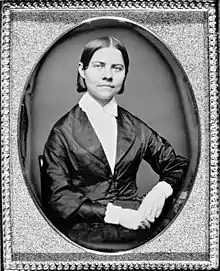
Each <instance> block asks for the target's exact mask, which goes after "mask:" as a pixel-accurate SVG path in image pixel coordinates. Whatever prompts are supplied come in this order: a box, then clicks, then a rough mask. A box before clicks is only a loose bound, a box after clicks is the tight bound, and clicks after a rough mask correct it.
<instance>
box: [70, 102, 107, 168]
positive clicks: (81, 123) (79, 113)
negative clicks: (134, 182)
mask: <svg viewBox="0 0 220 271" xmlns="http://www.w3.org/2000/svg"><path fill="white" fill-rule="evenodd" d="M75 113H76V116H74V118H75V120H76V121H75V122H74V123H75V124H74V127H73V135H74V138H75V140H76V141H77V143H78V144H79V145H80V146H81V147H82V148H83V149H85V150H86V151H88V152H89V153H90V154H91V155H92V156H93V157H94V158H95V159H97V160H99V163H100V164H102V167H103V165H104V167H105V168H106V169H107V170H108V171H109V170H110V171H111V168H110V166H109V163H108V160H107V158H106V155H105V152H104V150H103V148H102V145H101V143H100V141H99V139H98V136H97V135H96V133H95V130H94V128H93V127H92V125H91V123H90V121H89V119H88V117H87V115H86V113H85V112H84V111H83V110H82V109H81V108H80V107H79V106H78V108H77V109H76V111H75Z"/></svg>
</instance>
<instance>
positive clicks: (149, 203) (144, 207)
mask: <svg viewBox="0 0 220 271" xmlns="http://www.w3.org/2000/svg"><path fill="white" fill-rule="evenodd" d="M165 200H166V195H165V193H163V191H162V190H161V189H157V188H155V189H152V190H151V191H150V192H149V193H148V194H147V195H146V196H145V198H144V199H143V201H142V203H141V205H140V207H139V209H138V211H139V212H140V214H141V215H142V216H143V217H144V218H145V219H147V220H148V221H149V222H152V223H153V222H154V221H155V218H158V217H159V216H160V214H161V212H162V210H163V206H164V203H165Z"/></svg>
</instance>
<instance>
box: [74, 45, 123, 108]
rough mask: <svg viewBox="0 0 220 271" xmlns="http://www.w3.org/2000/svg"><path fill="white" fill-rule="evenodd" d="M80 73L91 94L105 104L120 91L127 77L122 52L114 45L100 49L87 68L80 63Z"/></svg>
mask: <svg viewBox="0 0 220 271" xmlns="http://www.w3.org/2000/svg"><path fill="white" fill-rule="evenodd" d="M79 73H80V75H81V76H82V77H83V78H84V79H85V83H86V87H87V91H88V92H89V94H90V95H91V96H92V97H93V98H94V99H96V100H97V101H98V102H99V103H100V104H101V105H102V106H104V105H105V104H107V103H108V102H109V101H110V100H111V99H112V98H113V97H114V96H115V95H116V94H117V93H118V92H119V91H120V89H121V87H122V84H123V81H124V79H125V64H124V60H123V57H122V54H121V52H120V51H119V50H118V49H116V48H114V47H109V48H102V49H99V50H97V51H96V52H95V53H94V54H93V56H92V58H91V60H90V62H89V66H88V68H87V69H86V70H84V69H83V66H82V63H80V65H79Z"/></svg>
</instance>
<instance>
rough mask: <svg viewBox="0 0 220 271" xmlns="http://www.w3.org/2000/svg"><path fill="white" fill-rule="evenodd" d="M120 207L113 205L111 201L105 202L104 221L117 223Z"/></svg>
mask: <svg viewBox="0 0 220 271" xmlns="http://www.w3.org/2000/svg"><path fill="white" fill-rule="evenodd" d="M121 210H122V208H121V207H119V206H115V205H113V204H112V203H111V202H109V203H108V204H107V208H106V212H105V218H104V221H105V222H106V223H111V224H119V220H120V216H121Z"/></svg>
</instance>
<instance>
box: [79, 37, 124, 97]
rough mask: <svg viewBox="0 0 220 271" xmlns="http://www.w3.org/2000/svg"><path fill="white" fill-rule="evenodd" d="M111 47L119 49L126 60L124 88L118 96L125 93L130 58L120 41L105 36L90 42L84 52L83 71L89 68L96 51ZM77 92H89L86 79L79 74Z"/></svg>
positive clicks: (82, 57)
mask: <svg viewBox="0 0 220 271" xmlns="http://www.w3.org/2000/svg"><path fill="white" fill-rule="evenodd" d="M109 47H114V48H116V49H118V50H119V51H120V52H121V54H122V57H123V60H124V64H125V78H124V81H123V84H122V87H121V89H120V91H119V93H118V94H121V93H123V92H124V83H125V79H126V76H127V73H128V67H129V56H128V52H127V50H126V48H125V46H124V45H123V44H122V43H121V42H120V41H119V40H117V39H116V38H114V37H110V36H105V37H100V38H97V39H95V40H92V41H90V42H89V43H87V44H86V46H85V48H84V50H83V52H82V55H81V59H80V62H81V63H82V65H83V69H84V70H86V69H87V68H88V66H89V62H90V60H91V58H92V56H93V55H94V53H95V52H96V51H98V50H99V49H102V48H109ZM76 90H77V92H85V91H87V88H86V84H85V80H84V78H82V77H81V75H80V74H79V72H78V75H77V89H76Z"/></svg>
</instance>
